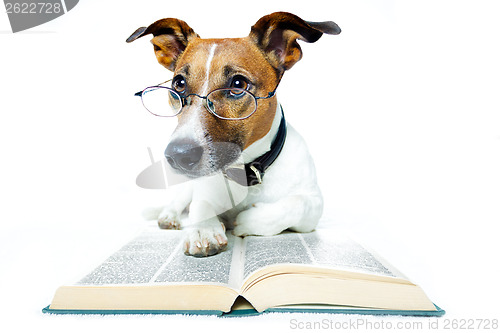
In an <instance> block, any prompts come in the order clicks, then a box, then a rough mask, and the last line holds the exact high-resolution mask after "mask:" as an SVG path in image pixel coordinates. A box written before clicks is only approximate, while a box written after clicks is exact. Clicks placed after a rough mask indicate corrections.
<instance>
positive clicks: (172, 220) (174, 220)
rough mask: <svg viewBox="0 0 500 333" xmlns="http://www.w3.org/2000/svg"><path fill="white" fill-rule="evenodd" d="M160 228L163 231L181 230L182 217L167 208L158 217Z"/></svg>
mask: <svg viewBox="0 0 500 333" xmlns="http://www.w3.org/2000/svg"><path fill="white" fill-rule="evenodd" d="M158 226H159V227H160V228H161V229H175V230H179V229H181V219H180V216H179V215H178V214H177V213H175V212H174V211H173V210H171V209H169V208H168V207H166V208H165V209H163V210H162V211H161V213H160V214H159V215H158Z"/></svg>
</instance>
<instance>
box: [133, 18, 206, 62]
mask: <svg viewBox="0 0 500 333" xmlns="http://www.w3.org/2000/svg"><path fill="white" fill-rule="evenodd" d="M148 34H153V36H154V37H153V39H152V40H151V43H153V45H154V51H155V55H156V59H158V62H159V63H160V64H161V65H163V66H165V67H166V68H167V69H169V70H171V71H174V69H175V63H176V61H177V59H178V58H179V56H180V55H181V53H182V52H184V50H185V49H186V47H187V45H188V43H189V42H190V40H191V39H193V38H197V37H199V36H198V35H197V34H196V33H195V32H194V30H193V29H191V27H190V26H189V25H187V23H186V22H184V21H181V20H178V19H175V18H165V19H161V20H158V21H156V22H155V23H153V24H151V25H150V26H149V27H147V28H146V27H141V28H139V29H137V30H136V31H135V32H134V33H133V34H132V35H130V37H129V38H127V43H130V42H133V41H134V40H136V39H137V38H140V37H142V36H145V35H148Z"/></svg>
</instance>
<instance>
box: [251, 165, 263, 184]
mask: <svg viewBox="0 0 500 333" xmlns="http://www.w3.org/2000/svg"><path fill="white" fill-rule="evenodd" d="M250 170H252V171H253V173H254V174H255V177H257V182H258V184H262V177H261V175H260V171H259V170H258V169H257V168H256V167H255V165H250Z"/></svg>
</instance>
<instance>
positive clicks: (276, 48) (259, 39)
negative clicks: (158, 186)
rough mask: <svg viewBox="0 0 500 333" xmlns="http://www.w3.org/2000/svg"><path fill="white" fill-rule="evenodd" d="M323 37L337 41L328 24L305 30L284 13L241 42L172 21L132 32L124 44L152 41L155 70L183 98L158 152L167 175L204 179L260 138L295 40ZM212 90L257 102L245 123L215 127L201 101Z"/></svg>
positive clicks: (294, 55) (218, 122)
mask: <svg viewBox="0 0 500 333" xmlns="http://www.w3.org/2000/svg"><path fill="white" fill-rule="evenodd" d="M323 33H327V34H339V33H340V28H339V27H338V26H337V25H336V24H335V23H333V22H306V21H304V20H302V19H301V18H299V17H297V16H295V15H293V14H290V13H284V12H279V13H273V14H270V15H267V16H264V17H262V18H261V19H260V20H259V21H258V22H257V23H256V24H255V25H254V26H252V28H251V31H250V34H249V35H248V36H247V37H244V38H226V39H202V38H200V37H199V36H198V35H197V34H196V33H195V32H194V30H193V29H191V27H189V26H188V25H187V24H186V22H184V21H181V20H178V19H174V18H167V19H162V20H159V21H156V22H154V23H153V24H151V25H150V26H149V27H147V28H146V27H142V28H139V29H137V30H136V31H135V32H134V33H133V34H132V35H131V36H130V37H129V38H128V39H127V42H132V41H134V40H136V39H137V38H140V37H142V36H145V35H148V34H152V35H153V36H154V37H153V39H152V40H151V42H152V43H153V46H154V52H155V55H156V58H157V60H158V62H159V63H160V64H161V65H163V66H164V67H166V68H167V69H169V70H170V71H172V72H173V73H174V74H173V80H172V89H174V90H175V91H176V92H177V93H178V94H179V95H180V96H189V98H186V99H184V100H183V103H182V110H181V112H180V113H179V114H178V116H177V118H178V126H177V128H176V130H175V131H174V133H173V135H172V137H171V140H170V143H169V144H168V146H167V148H166V150H165V156H166V158H167V160H168V162H169V163H170V164H171V165H172V167H173V168H174V169H176V170H178V171H179V172H181V173H184V174H186V175H188V176H191V177H198V176H203V175H208V174H211V173H213V172H215V171H218V170H221V169H224V168H225V167H227V166H229V165H231V164H232V163H234V162H235V161H236V160H237V159H238V157H239V156H240V154H241V152H242V151H243V150H244V149H246V148H247V147H249V146H250V145H251V144H252V143H254V142H255V141H257V140H259V139H261V138H262V137H264V136H265V135H266V133H268V132H269V130H270V128H271V125H272V122H273V119H274V115H275V112H276V108H277V101H276V97H275V96H274V95H273V94H270V93H272V92H274V91H275V89H276V87H277V85H278V83H279V80H280V79H281V76H282V75H283V73H284V71H286V70H288V69H290V68H291V67H292V66H293V65H294V64H295V63H296V62H297V61H299V60H300V59H301V57H302V50H301V48H300V46H299V44H298V43H297V40H303V41H305V42H308V43H313V42H316V41H317V40H318V39H319V38H320V37H321V36H322V35H323ZM220 88H234V89H235V90H234V94H233V93H232V91H230V90H229V94H233V95H234V96H233V97H234V98H238V96H239V94H240V92H241V90H239V89H244V90H246V91H248V92H250V93H251V95H253V96H257V97H263V98H262V99H255V103H256V110H255V112H253V113H252V114H251V116H249V117H246V118H244V119H239V120H234V119H223V117H222V118H221V117H218V116H217V114H216V113H214V112H210V110H209V109H210V107H209V106H207V99H206V98H204V97H206V96H207V95H208V94H210V93H211V92H212V91H214V90H216V89H220ZM245 94H246V93H245ZM246 96H250V95H248V94H246ZM266 97H267V98H266ZM208 103H210V102H208ZM252 103H253V102H249V103H243V102H240V104H238V108H234V107H233V109H232V110H225V111H227V112H229V113H232V115H233V117H236V118H238V115H242V114H246V113H247V112H249V110H245V108H255V103H253V104H252ZM223 107H224V106H221V107H219V108H223ZM240 118H242V117H240Z"/></svg>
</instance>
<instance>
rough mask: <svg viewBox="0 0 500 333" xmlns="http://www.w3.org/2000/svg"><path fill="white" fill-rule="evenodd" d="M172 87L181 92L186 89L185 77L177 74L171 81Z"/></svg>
mask: <svg viewBox="0 0 500 333" xmlns="http://www.w3.org/2000/svg"><path fill="white" fill-rule="evenodd" d="M172 88H174V89H175V91H177V92H180V93H183V92H184V91H185V90H186V79H185V78H184V77H183V76H181V75H177V76H176V77H175V78H174V79H173V81H172Z"/></svg>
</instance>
